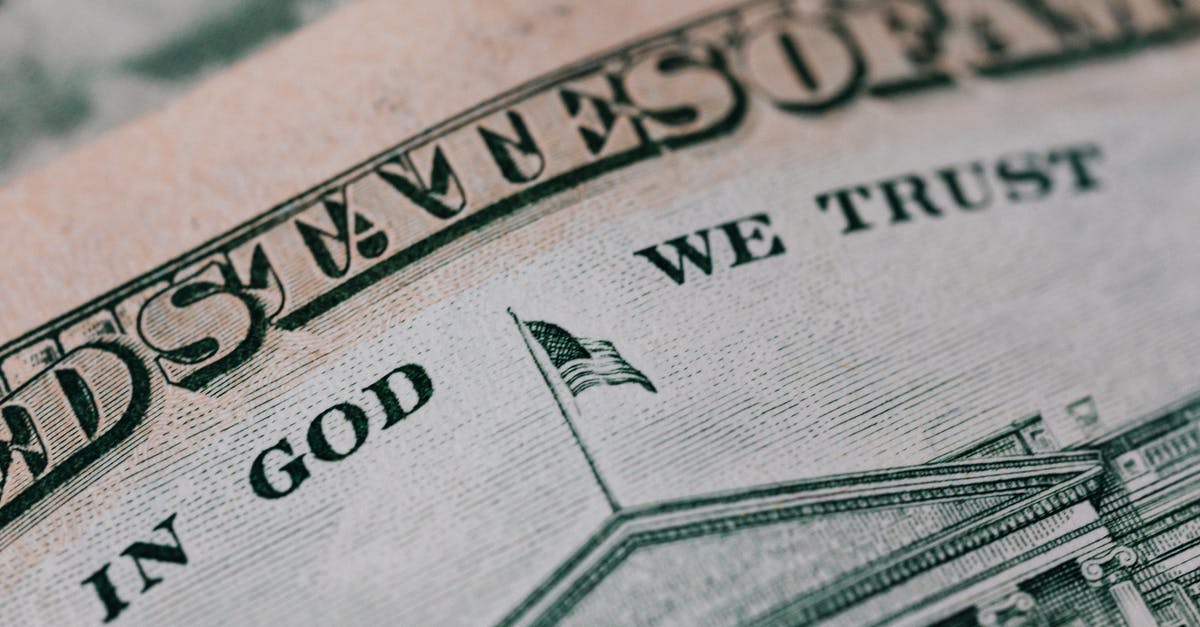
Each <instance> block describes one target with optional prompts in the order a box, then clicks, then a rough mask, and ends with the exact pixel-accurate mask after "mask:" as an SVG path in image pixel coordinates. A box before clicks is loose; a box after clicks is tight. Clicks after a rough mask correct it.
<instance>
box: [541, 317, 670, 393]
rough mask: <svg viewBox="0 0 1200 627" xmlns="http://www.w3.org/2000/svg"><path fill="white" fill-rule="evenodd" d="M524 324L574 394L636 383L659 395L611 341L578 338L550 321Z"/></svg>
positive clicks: (648, 380) (644, 376) (652, 385)
mask: <svg viewBox="0 0 1200 627" xmlns="http://www.w3.org/2000/svg"><path fill="white" fill-rule="evenodd" d="M524 324H525V328H527V329H529V334H530V335H532V336H533V339H535V340H537V343H538V344H540V345H541V346H542V348H543V349H545V350H546V354H547V355H549V357H550V363H552V364H553V365H554V367H555V369H557V370H558V374H559V376H561V377H562V380H563V382H564V383H566V384H567V388H568V389H570V390H571V394H572V395H574V396H579V393H580V392H582V391H584V390H586V389H588V388H590V387H594V386H597V385H601V384H605V385H620V384H622V383H636V384H638V385H640V386H642V387H644V388H646V389H647V390H649V391H651V392H657V390H655V389H654V384H653V383H650V379H647V378H646V375H644V374H642V372H641V371H640V370H638V369H637V368H634V367H633V366H631V365H629V362H627V361H625V359H624V358H623V357H621V354H620V353H618V352H617V349H616V347H614V346H613V345H612V342H608V341H606V340H594V339H591V338H586V337H575V336H574V335H571V334H570V333H569V332H568V331H567V330H566V329H564V328H562V327H560V326H558V325H557V324H553V323H550V322H543V321H540V320H530V321H527V322H525V323H524Z"/></svg>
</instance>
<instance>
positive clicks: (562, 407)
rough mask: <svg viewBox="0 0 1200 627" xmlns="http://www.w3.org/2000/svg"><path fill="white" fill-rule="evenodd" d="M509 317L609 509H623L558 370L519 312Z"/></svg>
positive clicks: (511, 310)
mask: <svg viewBox="0 0 1200 627" xmlns="http://www.w3.org/2000/svg"><path fill="white" fill-rule="evenodd" d="M508 315H510V316H512V319H513V322H515V323H516V325H517V330H518V331H520V333H521V339H523V340H525V348H526V349H528V350H529V355H530V356H531V357H533V363H535V364H537V368H538V372H540V373H542V379H543V380H544V381H545V382H546V387H548V388H550V394H551V395H552V396H554V402H555V403H557V404H558V409H559V411H560V412H561V413H562V417H563V420H564V421H565V422H566V423H567V428H568V429H570V430H571V437H573V438H575V445H576V446H578V447H579V451H580V452H581V453H583V458H584V459H585V460H586V461H587V465H588V468H589V469H591V471H592V477H594V478H595V479H596V483H597V484H598V485H599V486H600V491H601V492H602V493H604V500H606V501H608V506H609V508H611V509H612V511H613V512H614V513H615V512H616V511H617V510H619V509H621V506H620V505H618V504H617V500H616V499H615V498H613V495H612V492H610V491H609V489H608V484H607V483H605V481H604V478H603V477H601V476H600V470H599V469H597V468H596V462H595V460H593V459H592V455H591V453H589V452H588V449H587V447H586V446H584V444H583V440H582V439H581V438H580V437H579V430H578V429H576V428H575V419H576V418H577V417H578V413H579V408H578V407H576V405H575V399H574V397H572V398H563V395H562V390H560V389H559V388H560V387H562V386H558V385H555V384H554V381H555V379H557V378H558V376H557V374H555V375H552V374H551V372H555V373H557V370H555V369H554V367H553V364H546V363H545V360H544V359H543V358H542V356H541V354H540V353H539V352H538V350H537V349H536V348H534V344H536V343H537V340H535V339H534V338H533V336H532V334H530V333H529V329H528V328H526V327H525V323H523V322H521V319H520V318H518V317H517V312H515V311H513V309H512V307H509V308H508ZM563 386H565V384H563Z"/></svg>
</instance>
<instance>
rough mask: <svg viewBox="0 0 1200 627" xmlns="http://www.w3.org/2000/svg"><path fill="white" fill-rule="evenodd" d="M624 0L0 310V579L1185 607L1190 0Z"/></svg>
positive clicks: (125, 607)
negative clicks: (585, 46) (267, 201)
mask: <svg viewBox="0 0 1200 627" xmlns="http://www.w3.org/2000/svg"><path fill="white" fill-rule="evenodd" d="M380 4H383V3H380ZM663 6H664V7H666V6H669V3H668V4H664V5H663ZM372 10H373V9H370V8H367V9H361V11H362V12H361V13H359V14H357V15H359V16H360V17H366V16H370V15H371V11H372ZM481 10H482V9H481ZM517 10H518V11H519V10H520V9H517ZM612 10H613V11H616V12H620V11H622V10H630V11H632V9H622V8H621V7H620V6H619V3H615V4H614V5H613V7H612ZM663 11H664V12H665V13H670V19H667V20H664V21H663V24H662V25H658V24H639V23H627V24H625V26H624V28H626V29H627V30H624V31H621V32H613V33H612V36H611V37H608V41H609V44H608V45H609V46H610V47H609V48H607V49H603V50H601V49H596V50H592V51H590V54H589V55H585V56H582V57H580V58H564V59H559V60H557V61H556V63H557V64H558V65H559V67H560V69H558V70H555V71H553V72H550V73H548V74H543V75H538V76H528V77H526V79H525V82H522V83H520V84H517V85H515V86H512V87H511V88H510V89H508V90H507V91H503V92H500V93H497V94H495V95H494V96H493V97H491V98H489V99H487V100H485V101H482V102H479V103H478V104H476V105H475V106H472V107H470V108H468V109H466V110H463V111H458V112H456V111H453V110H447V111H444V112H442V113H441V114H440V115H441V116H442V118H443V121H441V122H438V123H436V124H433V125H432V126H428V127H427V128H425V129H424V130H422V131H420V132H418V133H415V134H413V135H411V136H409V137H397V138H389V139H388V142H389V144H390V147H388V148H387V149H386V150H383V151H382V152H377V153H374V154H362V155H360V156H359V161H358V162H356V163H352V162H347V163H345V164H343V166H342V167H344V168H346V169H344V170H343V171H341V172H340V173H336V172H329V173H328V174H329V178H328V179H327V180H324V181H320V180H307V181H302V182H300V183H299V184H297V185H296V187H295V190H294V191H297V192H300V193H298V195H295V196H294V197H293V198H291V199H289V200H286V201H284V202H282V203H280V204H277V205H276V206H274V207H269V208H268V207H259V208H255V209H254V210H253V211H251V210H249V209H247V211H246V213H245V216H244V220H245V221H244V222H243V223H242V224H241V225H240V226H237V227H236V228H234V229H232V230H230V231H228V232H225V233H223V234H221V235H219V236H217V237H216V238H214V239H211V240H209V241H207V242H205V243H203V244H201V245H199V246H198V247H195V248H193V249H191V250H177V251H172V252H171V260H170V261H168V262H167V263H165V264H160V265H157V266H155V265H154V264H153V263H151V262H150V261H148V262H147V264H146V267H145V268H144V269H143V270H144V272H143V274H141V275H140V276H137V277H136V278H134V279H132V280H129V281H127V282H124V283H120V284H116V283H114V284H113V285H98V286H97V287H96V290H95V293H96V294H99V296H96V297H95V298H94V299H92V300H90V301H88V302H86V303H84V304H82V305H80V306H78V307H75V308H73V309H70V310H66V311H62V312H61V314H60V315H58V316H57V317H54V318H53V319H51V320H49V321H48V322H46V323H45V324H42V325H41V326H38V327H36V328H34V329H33V330H31V331H29V332H27V333H24V334H21V335H19V336H17V337H14V338H11V339H10V341H8V342H7V343H6V344H5V345H4V346H3V348H2V349H0V375H2V380H0V387H2V391H3V400H0V552H2V553H0V555H2V556H3V560H0V564H2V566H0V590H3V593H4V598H5V603H4V605H3V609H2V610H0V613H2V615H3V620H2V621H0V622H3V623H5V624H36V623H42V624H83V625H86V624H105V623H111V624H117V625H121V624H128V625H136V624H257V623H285V624H328V623H333V622H342V623H347V622H348V623H351V624H359V623H361V624H406V625H407V624H411V625H423V624H505V625H554V624H576V625H593V624H668V625H726V624H752V625H796V624H831V625H860V624H864V625H865V624H906V625H931V624H933V625H944V626H951V625H1200V605H1198V604H1200V503H1198V502H1197V496H1200V374H1198V373H1200V334H1198V333H1197V332H1196V325H1197V321H1198V320H1200V290H1198V289H1197V288H1198V287H1200V285H1197V283H1198V282H1200V279H1198V277H1200V273H1198V269H1200V246H1197V244H1196V241H1197V234H1200V212H1197V211H1196V209H1195V203H1196V199H1197V198H1198V197H1200V149H1198V148H1197V146H1200V131H1198V130H1197V112H1198V111H1200V47H1198V46H1200V44H1198V43H1197V42H1196V41H1195V35H1196V34H1197V33H1198V32H1200V30H1198V29H1200V3H1196V2H1192V1H1191V0H1107V1H1099V0H1097V1H1094V2H1093V1H1091V0H1039V1H1035V0H930V1H919V0H895V1H883V0H881V1H866V0H864V1H861V2H855V1H845V2H837V1H832V0H830V1H828V2H818V1H812V2H805V1H797V2H778V1H774V0H771V1H767V0H755V1H750V2H740V3H729V4H725V5H716V6H715V8H710V9H706V10H704V11H700V12H697V9H695V8H694V7H690V6H688V5H687V3H679V6H678V7H676V8H672V9H669V10H668V9H663ZM551 13H553V14H555V15H557V17H556V18H555V19H561V20H568V21H569V20H572V19H581V18H574V17H572V14H571V11H570V8H569V6H568V5H564V6H561V7H559V6H557V5H556V7H555V8H554V9H553V11H552V12H551ZM535 14H536V15H549V14H550V13H545V14H542V13H537V12H535V11H532V10H530V15H535ZM530 19H534V18H533V17H531V18H530ZM546 19H549V18H546ZM399 27H400V26H399V25H398V26H397V28H399ZM318 28H319V26H318ZM306 36H307V34H306V33H301V34H300V35H299V37H300V38H301V39H299V40H298V41H304V39H303V38H304V37H306ZM308 43H309V44H311V45H314V46H317V45H320V40H319V39H316V38H313V39H309V40H308ZM464 45H467V44H464ZM470 45H475V44H470ZM480 45H483V44H480ZM489 45H490V44H489ZM508 45H511V46H516V45H517V44H515V43H509V44H508ZM451 49H452V46H451ZM447 54H448V55H450V56H453V54H454V53H453V52H452V51H451V52H447ZM527 54H529V55H536V54H538V51H537V50H534V49H531V50H529V51H528V52H527ZM386 64H387V61H386V60H381V61H380V67H381V68H382V67H384V66H385V65H386ZM380 71H381V72H382V71H383V70H380ZM442 71H444V72H445V73H447V74H452V73H453V72H454V66H453V64H449V65H447V66H446V67H445V68H443V70H442ZM426 87H427V88H428V87H429V86H426ZM435 88H436V86H435ZM252 114H253V115H267V113H265V112H261V111H256V112H253V113H252ZM318 130H319V129H318ZM246 141H253V138H247V140H246ZM248 167H249V165H248ZM246 176H249V177H253V176H256V173H255V172H254V171H253V168H252V167H251V169H250V170H249V171H248V173H247V174H246ZM21 185H22V184H21V183H20V182H18V183H17V184H16V186H17V187H16V189H17V190H18V193H14V194H11V195H9V196H5V197H4V198H5V199H10V198H16V199H19V198H22V195H21V194H22V193H25V192H23V190H25V189H33V187H32V186H31V187H30V188H22V187H21ZM301 190H306V191H301ZM6 202H7V201H6ZM0 207H3V205H0ZM130 211H131V212H133V211H134V210H133V209H130ZM35 235H36V234H35ZM112 246H113V248H112V249H113V250H114V251H116V250H118V247H119V244H117V243H113V244H112ZM59 254H60V255H61V256H62V257H63V260H55V261H47V262H46V263H69V260H70V257H71V251H70V250H65V251H60V253H59ZM29 267H36V266H29ZM108 288H111V289H108ZM105 289H108V291H104V290H105ZM10 308H11V310H12V311H14V312H15V311H18V310H19V308H20V303H18V302H13V303H12V304H11V305H10V304H9V303H5V309H6V310H7V309H10Z"/></svg>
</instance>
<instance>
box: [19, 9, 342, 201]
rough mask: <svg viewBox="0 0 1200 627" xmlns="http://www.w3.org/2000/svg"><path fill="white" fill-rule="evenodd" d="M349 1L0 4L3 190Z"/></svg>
mask: <svg viewBox="0 0 1200 627" xmlns="http://www.w3.org/2000/svg"><path fill="white" fill-rule="evenodd" d="M349 1H350V0H168V1H163V0H0V185H3V184H4V183H6V182H7V181H9V180H11V179H12V178H13V177H15V176H17V175H18V174H20V173H21V172H24V171H26V170H28V169H30V168H33V167H35V166H37V165H39V164H42V163H45V162H47V161H49V160H51V159H53V158H54V157H56V156H58V155H60V154H62V153H63V152H65V151H67V150H70V149H71V148H72V147H74V146H76V145H78V144H80V143H82V142H84V141H86V140H88V139H90V138H92V137H94V136H96V135H97V134H100V133H102V132H104V131H106V130H108V129H110V128H112V127H114V126H117V125H119V124H121V123H123V122H126V121H128V120H131V119H133V118H135V117H138V116H139V115H141V114H142V113H145V112H146V111H148V110H150V109H153V108H156V107H159V106H161V105H163V104H164V103H166V102H168V101H170V99H171V98H173V97H175V96H177V95H178V94H180V93H182V91H183V90H185V89H186V88H187V87H188V86H189V85H191V84H193V83H194V82H196V81H198V80H200V79H202V78H204V77H205V76H207V75H208V74H209V73H211V72H215V71H217V70H219V69H221V68H222V67H224V66H227V65H229V64H230V63H233V62H235V61H237V60H238V59H240V58H242V57H244V56H246V55H248V54H250V53H251V52H253V51H254V50H255V49H257V48H259V47H260V46H262V45H264V44H266V43H268V42H270V41H271V40H273V39H275V38H278V37H280V36H282V35H285V34H287V33H288V32H290V31H292V30H295V29H297V28H299V27H301V26H303V25H304V24H306V23H308V22H311V21H312V20H314V19H316V18H317V17H319V16H321V15H322V14H324V13H325V12H327V11H329V10H330V9H332V8H333V7H335V6H337V5H339V4H345V3H346V2H349Z"/></svg>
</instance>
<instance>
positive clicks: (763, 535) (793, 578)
mask: <svg viewBox="0 0 1200 627" xmlns="http://www.w3.org/2000/svg"><path fill="white" fill-rule="evenodd" d="M1101 473H1102V466H1101V462H1100V459H1099V457H1098V456H1097V455H1095V454H1093V453H1057V454H1046V455H1036V456H1027V457H1010V458H1000V459H971V460H961V461H954V462H947V463H937V464H927V465H921V466H912V467H902V468H892V469H887V470H881V471H872V472H864V473H854V474H847V475H838V476H831V477H824V478H819V479H812V480H805V481H798V482H791V483H786V484H779V485H772V486H765V487H761V488H753V489H748V490H742V491H737V492H731V493H725V494H717V495H712V496H705V497H699V498H690V499H681V500H678V501H672V502H666V503H660V504H655V505H651V506H646V507H640V508H633V509H628V510H624V511H621V512H618V513H617V514H615V515H614V516H613V517H612V518H610V519H609V520H608V521H607V523H606V524H605V525H604V527H603V528H602V529H601V530H599V531H598V532H597V533H596V534H595V535H594V536H593V537H592V539H591V540H590V541H589V542H588V543H587V544H586V545H585V546H584V547H582V548H581V549H580V550H579V551H578V552H577V553H576V554H575V555H573V556H572V557H571V558H570V559H569V560H567V562H565V563H564V564H563V565H562V566H561V567H560V568H559V569H557V570H556V571H555V572H554V573H553V574H552V575H551V576H550V577H549V578H548V580H547V581H546V582H545V583H544V584H543V585H542V586H540V587H539V588H538V589H537V590H535V591H534V592H533V593H532V594H531V595H530V596H529V597H527V598H526V600H525V601H524V602H523V603H522V604H521V605H520V606H519V607H518V608H516V609H515V610H514V611H513V612H512V613H511V614H510V615H509V616H508V617H507V618H506V619H505V622H506V623H510V624H557V623H578V624H597V623H600V624H647V623H653V624H708V623H725V624H728V623H743V622H747V621H754V620H767V621H770V622H774V620H775V618H778V619H780V620H782V621H784V622H789V623H793V624H794V623H801V622H814V621H820V620H824V619H827V618H830V617H833V616H836V615H838V614H839V613H841V612H843V611H845V610H847V609H848V608H852V607H854V606H855V605H857V604H860V603H862V602H864V601H865V600H867V599H869V598H871V597H872V596H874V595H877V594H879V593H881V592H883V591H885V590H890V589H896V588H897V585H898V584H899V583H901V582H904V581H906V580H912V579H914V578H916V577H918V576H921V575H922V574H923V573H926V572H928V571H931V570H935V569H938V568H940V567H942V566H943V565H946V564H950V563H952V562H955V561H956V560H958V562H957V563H958V566H957V567H961V566H962V558H963V557H964V556H966V555H967V554H969V553H971V552H973V551H977V550H979V549H981V548H983V547H987V546H988V545H989V544H991V543H993V542H995V541H996V540H997V539H999V538H1008V540H1009V541H1010V542H1011V541H1012V539H1013V536H1012V534H1013V533H1014V532H1016V531H1018V530H1021V529H1023V528H1028V527H1030V526H1031V525H1035V524H1039V525H1041V526H1040V527H1039V528H1038V530H1037V535H1038V537H1039V538H1040V539H1041V541H1043V542H1052V541H1054V540H1055V538H1057V537H1059V536H1061V537H1067V536H1070V534H1073V533H1078V532H1080V527H1081V526H1084V525H1086V524H1087V523H1088V520H1087V519H1086V517H1085V518H1080V517H1079V516H1067V515H1065V514H1062V513H1063V512H1066V511H1067V510H1068V509H1070V508H1072V507H1073V506H1075V505H1078V504H1080V503H1084V502H1085V501H1087V499H1088V497H1089V496H1091V495H1092V494H1094V493H1095V492H1097V491H1098V490H1099V488H1100V481H1099V478H1100V475H1101ZM1088 507H1089V508H1090V506H1088ZM1060 514H1061V515H1060ZM1055 516H1059V517H1060V518H1061V521H1059V520H1057V519H1054V517H1055ZM965 581H966V580H964V582H965ZM943 591H944V590H943ZM772 617H774V618H772Z"/></svg>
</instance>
